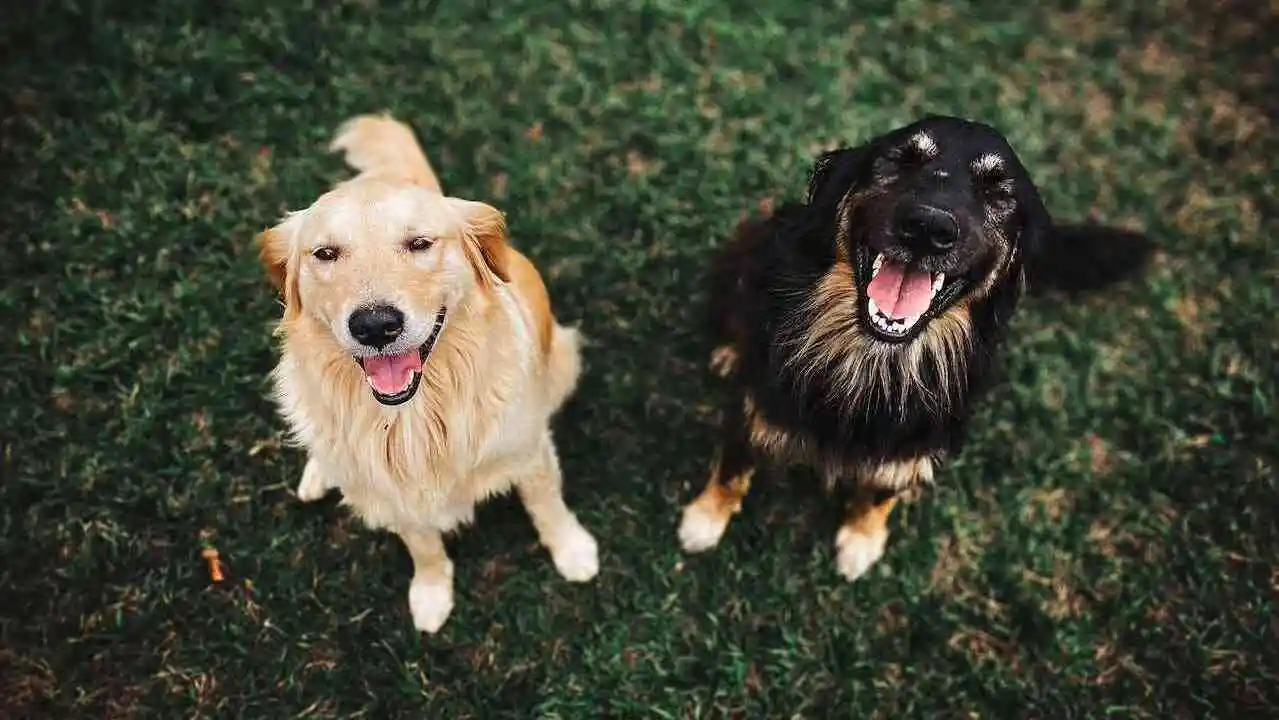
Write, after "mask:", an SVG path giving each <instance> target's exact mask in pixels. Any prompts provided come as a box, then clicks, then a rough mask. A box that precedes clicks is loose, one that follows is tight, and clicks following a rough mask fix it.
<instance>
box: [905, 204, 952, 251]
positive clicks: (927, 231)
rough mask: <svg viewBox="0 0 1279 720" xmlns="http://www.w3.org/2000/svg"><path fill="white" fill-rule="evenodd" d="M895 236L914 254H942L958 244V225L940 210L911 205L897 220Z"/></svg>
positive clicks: (949, 215) (927, 206)
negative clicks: (914, 252) (913, 251)
mask: <svg viewBox="0 0 1279 720" xmlns="http://www.w3.org/2000/svg"><path fill="white" fill-rule="evenodd" d="M897 234H898V236H899V237H900V238H901V239H902V242H903V243H904V244H905V245H907V246H908V247H910V248H911V249H913V250H915V251H916V252H920V253H929V254H932V253H944V252H946V251H947V250H950V249H951V248H952V247H954V245H955V243H957V242H959V223H958V222H956V221H955V216H954V215H952V214H950V213H948V212H946V211H945V210H942V209H941V208H935V207H933V206H931V205H913V206H911V207H908V208H906V211H905V212H903V213H902V214H901V216H900V217H899V218H898V220H897Z"/></svg>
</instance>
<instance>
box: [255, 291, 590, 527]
mask: <svg viewBox="0 0 1279 720" xmlns="http://www.w3.org/2000/svg"><path fill="white" fill-rule="evenodd" d="M513 291H514V288H510V287H505V288H502V289H501V290H499V291H498V292H497V293H496V297H495V300H496V301H495V302H494V303H492V304H491V305H490V306H489V307H488V308H465V309H464V308H459V309H457V310H454V311H452V312H451V313H450V314H451V316H452V317H451V318H450V321H449V322H448V323H447V324H446V326H445V329H444V331H443V332H442V333H441V336H440V340H439V343H438V344H437V346H436V348H435V350H434V352H433V353H432V354H431V357H430V358H429V359H428V361H427V366H426V368H425V372H424V373H423V378H422V387H421V390H419V393H420V395H421V396H422V397H421V398H420V401H418V402H414V403H411V404H410V405H409V406H408V407H404V408H387V407H383V406H381V405H379V404H377V403H375V402H373V401H372V400H371V398H369V397H368V391H367V390H366V388H365V382H364V377H363V375H362V373H361V371H360V369H359V368H358V367H357V366H356V364H355V363H354V361H353V360H352V359H351V358H350V357H349V356H348V355H346V354H345V353H343V352H341V351H340V350H337V351H332V352H331V351H324V350H320V349H319V347H317V345H318V346H320V347H322V345H323V337H322V333H323V332H325V331H324V330H323V329H321V328H315V327H313V326H312V325H311V323H308V322H306V321H305V320H303V319H300V320H299V321H298V322H297V323H296V324H295V325H294V326H293V327H287V326H286V327H285V328H284V332H285V334H286V337H287V338H289V340H288V341H287V342H286V343H285V347H284V352H283V353H282V358H281V361H280V363H279V365H278V367H277V368H276V372H275V383H276V393H277V397H278V400H279V402H280V407H281V411H282V412H283V414H284V416H285V418H286V419H287V420H288V422H289V424H290V426H291V428H292V431H293V435H294V438H295V440H296V441H297V442H298V443H299V444H301V445H303V446H304V447H306V448H307V449H308V450H309V452H310V454H311V457H312V459H313V460H314V461H315V462H316V463H317V465H318V467H319V469H320V470H321V472H323V473H324V475H325V479H326V481H327V483H328V484H330V485H332V486H335V487H338V488H340V489H341V491H342V495H343V498H344V503H345V504H347V505H349V506H350V507H351V508H352V509H353V510H355V512H357V513H358V514H359V515H360V517H361V518H362V519H363V520H364V522H366V523H367V524H368V525H369V526H371V527H377V528H403V529H426V528H429V529H435V530H439V531H443V532H447V531H449V530H452V529H454V528H455V527H457V526H458V525H459V524H464V523H467V522H469V521H470V520H471V518H472V517H473V515H474V507H475V505H476V504H477V503H479V502H481V501H483V500H485V499H487V498H488V497H491V496H493V495H495V494H499V493H502V492H505V491H506V490H508V489H509V488H510V486H511V484H512V482H513V481H514V480H515V479H517V478H518V477H519V474H520V471H521V468H520V464H522V463H524V462H526V460H527V458H529V457H532V456H535V454H536V453H537V451H538V449H539V448H538V446H539V444H540V443H542V442H543V441H544V440H545V436H546V434H547V433H548V431H547V429H546V428H547V423H548V421H549V419H550V416H551V415H552V414H553V413H554V412H555V410H556V409H558V407H559V405H560V404H561V403H562V402H563V400H564V398H565V397H566V396H567V395H568V394H569V392H571V391H572V388H573V386H574V385H575V384H576V380H577V375H578V373H579V360H578V350H577V333H576V331H574V330H570V329H566V328H563V327H558V326H557V327H556V328H555V329H554V333H553V336H552V348H551V350H552V351H551V353H550V355H549V356H547V355H543V354H542V352H541V351H540V348H538V346H537V344H536V343H535V342H534V336H535V335H536V332H537V329H536V328H535V327H532V318H529V317H526V314H525V313H521V312H520V310H519V307H518V305H517V304H516V303H515V300H514V299H513V298H510V297H509V294H510V293H511V292H513ZM466 313H482V314H485V315H489V316H490V318H489V320H490V321H491V322H488V323H484V322H480V323H476V322H474V320H472V319H470V318H466V317H458V316H459V315H464V314H466ZM476 326H481V327H484V326H487V328H488V330H489V331H488V332H483V333H480V332H476V331H475V330H474V329H473V328H475V327H476ZM312 334H316V335H321V336H320V337H315V338H314V341H313V338H312V337H311V336H312ZM513 336H514V338H513ZM442 398H448V399H449V401H448V402H441V401H440V399H442Z"/></svg>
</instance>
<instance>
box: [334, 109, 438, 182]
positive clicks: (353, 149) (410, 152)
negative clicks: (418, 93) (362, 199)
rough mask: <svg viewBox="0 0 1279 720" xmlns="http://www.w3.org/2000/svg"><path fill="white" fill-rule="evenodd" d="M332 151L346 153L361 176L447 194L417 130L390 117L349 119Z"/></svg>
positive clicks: (372, 116) (335, 141) (336, 136)
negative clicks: (395, 181)
mask: <svg viewBox="0 0 1279 720" xmlns="http://www.w3.org/2000/svg"><path fill="white" fill-rule="evenodd" d="M329 150H330V151H332V152H339V151H340V152H343V153H345V159H346V163H347V164H348V165H350V166H351V167H353V168H355V169H356V170H358V171H360V175H361V176H375V177H385V178H391V179H397V180H407V181H409V182H412V183H414V184H416V185H421V186H423V187H426V188H430V189H432V190H434V191H436V192H439V193H443V192H444V191H443V189H442V188H441V187H440V179H439V177H437V176H436V175H435V169H434V168H432V167H431V162H430V161H429V160H427V159H426V153H424V152H422V146H421V145H419V144H418V142H417V138H416V137H414V136H413V129H412V128H410V127H409V126H408V125H405V124H404V123H402V122H400V121H399V120H396V119H394V118H392V117H391V116H390V115H357V116H356V117H353V118H351V119H350V120H347V121H346V122H345V123H343V124H342V127H340V128H338V131H337V135H335V136H334V137H333V142H332V143H330V144H329Z"/></svg>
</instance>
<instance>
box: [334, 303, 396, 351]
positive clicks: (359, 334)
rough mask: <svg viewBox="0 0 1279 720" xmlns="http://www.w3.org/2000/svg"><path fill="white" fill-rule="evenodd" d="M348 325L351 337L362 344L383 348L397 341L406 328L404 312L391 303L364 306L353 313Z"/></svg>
mask: <svg viewBox="0 0 1279 720" xmlns="http://www.w3.org/2000/svg"><path fill="white" fill-rule="evenodd" d="M346 326H347V327H348V328H349V329H350V330H351V337H353V338H355V339H356V340H357V341H359V343H360V344H361V345H369V346H371V347H375V348H377V349H378V350H381V349H382V348H384V347H386V346H387V345H390V344H391V343H393V342H395V338H397V337H399V336H400V332H401V331H403V330H404V313H402V312H400V311H399V310H397V309H395V308H393V307H391V306H390V305H374V306H373V307H362V308H360V309H359V310H356V311H355V312H353V313H351V317H349V318H347V321H346Z"/></svg>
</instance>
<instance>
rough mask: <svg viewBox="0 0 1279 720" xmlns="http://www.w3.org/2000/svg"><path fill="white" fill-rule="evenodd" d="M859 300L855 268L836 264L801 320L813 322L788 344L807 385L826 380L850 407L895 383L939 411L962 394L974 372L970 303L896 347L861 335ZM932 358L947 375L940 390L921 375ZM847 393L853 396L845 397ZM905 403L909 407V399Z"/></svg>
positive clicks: (791, 362) (954, 308)
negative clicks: (970, 369)
mask: <svg viewBox="0 0 1279 720" xmlns="http://www.w3.org/2000/svg"><path fill="white" fill-rule="evenodd" d="M858 296H859V293H858V290H857V284H856V282H854V280H853V268H852V266H851V265H849V264H848V263H847V262H836V263H835V264H834V265H833V266H832V267H831V269H830V270H829V271H827V273H826V275H825V277H823V278H822V279H821V281H820V282H819V283H818V286H817V288H816V289H815V291H814V292H813V293H812V295H811V296H810V297H809V298H808V303H809V307H808V308H807V312H805V313H801V314H800V317H801V318H812V319H811V321H802V322H796V330H795V332H794V334H793V335H791V337H790V338H789V340H788V344H789V345H790V354H789V355H790V359H789V360H788V365H789V367H790V368H791V369H792V370H794V371H795V373H796V376H797V377H798V378H799V382H800V383H801V384H803V383H805V382H807V381H809V379H810V378H812V377H814V376H816V375H818V374H821V375H823V376H824V377H825V378H826V379H827V382H829V383H830V384H831V386H832V387H834V388H840V389H841V391H840V394H841V397H843V398H845V400H846V401H847V402H848V403H849V404H852V403H854V402H860V401H861V400H862V399H863V398H862V396H861V395H860V393H863V392H866V391H867V390H868V389H869V388H872V387H875V386H876V385H883V384H890V378H894V377H901V378H904V379H905V380H906V382H908V383H909V384H910V385H909V387H910V389H911V390H913V391H914V392H915V393H917V394H918V396H919V397H920V398H922V399H923V401H924V402H926V403H930V404H934V405H940V404H941V403H940V402H939V401H941V400H943V399H946V398H947V397H948V396H949V395H951V394H953V393H955V392H957V391H958V390H959V388H960V384H961V383H963V382H964V378H965V376H966V374H967V371H968V368H967V358H968V356H969V351H968V348H969V345H970V344H971V339H970V331H971V324H970V316H969V313H968V305H967V303H963V302H961V303H957V304H955V305H953V306H951V307H950V308H948V309H947V310H946V311H945V312H944V313H943V314H942V315H941V316H940V317H937V318H934V319H933V320H932V321H931V322H929V323H928V325H927V326H926V327H925V328H924V329H923V332H922V333H921V334H920V336H919V337H918V338H917V339H916V340H915V341H914V342H911V343H908V344H906V345H904V346H895V345H885V344H883V343H877V342H874V341H873V340H871V339H870V338H869V336H868V335H867V333H865V332H862V331H858V330H857V328H858V327H859V325H860V323H861V320H860V318H859V317H858V315H857V312H856V310H855V308H856V307H857V302H858ZM928 355H932V356H933V357H936V358H938V359H939V361H940V362H939V365H940V367H941V368H943V369H944V370H945V372H942V373H940V374H939V377H938V378H937V381H938V385H937V387H935V388H934V387H930V386H929V384H928V383H927V382H926V381H925V378H924V377H923V374H922V372H921V371H922V363H923V361H924V359H925V358H926V357H927V356H928ZM830 373H833V374H834V375H833V378H832V376H831V375H830ZM845 389H846V391H847V392H843V390H845ZM899 397H901V398H902V401H903V402H905V398H906V393H904V392H903V393H900V394H899ZM885 410H887V411H898V410H900V408H898V407H889V408H885Z"/></svg>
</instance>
